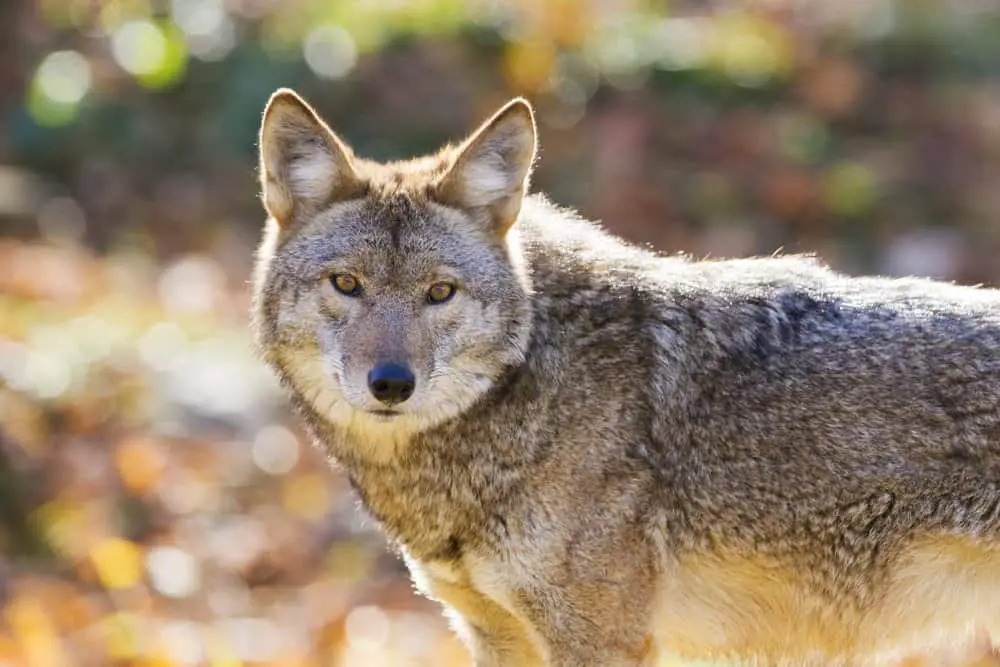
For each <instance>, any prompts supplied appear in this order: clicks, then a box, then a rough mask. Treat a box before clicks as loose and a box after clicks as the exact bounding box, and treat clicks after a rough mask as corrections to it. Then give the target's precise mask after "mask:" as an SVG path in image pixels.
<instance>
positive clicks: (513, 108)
mask: <svg viewBox="0 0 1000 667" xmlns="http://www.w3.org/2000/svg"><path fill="white" fill-rule="evenodd" d="M535 134H536V132H535V115H534V113H533V111H532V109H531V105H530V104H529V103H528V101H527V100H525V99H523V98H516V99H514V100H511V101H510V102H508V103H507V104H506V105H505V106H504V107H503V108H501V109H500V110H499V111H497V112H496V114H494V115H493V117H492V118H490V119H489V120H488V121H486V122H485V123H483V125H482V126H480V128H479V129H478V130H476V132H474V133H473V134H472V136H471V137H470V138H469V139H467V140H466V141H465V143H464V144H462V146H460V147H459V153H458V157H457V158H455V161H454V164H453V166H452V167H451V169H450V170H449V171H448V173H447V174H446V175H445V177H444V180H443V181H442V184H441V193H442V198H443V199H444V200H445V202H446V203H448V204H451V205H455V206H458V207H460V208H464V209H467V210H470V211H473V212H485V213H486V214H487V217H488V218H489V220H490V221H491V223H492V224H493V225H494V228H495V230H496V231H498V232H499V233H500V234H503V233H505V232H506V231H507V229H509V228H510V225H512V224H513V223H514V221H515V220H516V219H517V215H518V213H519V212H520V210H521V200H522V199H523V198H524V194H525V193H526V191H527V188H528V177H529V175H530V172H531V166H532V163H533V161H534V159H535Z"/></svg>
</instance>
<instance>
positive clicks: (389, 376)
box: [368, 364, 417, 405]
mask: <svg viewBox="0 0 1000 667" xmlns="http://www.w3.org/2000/svg"><path fill="white" fill-rule="evenodd" d="M416 383H417V381H416V378H414V377H413V372H412V371H411V370H410V369H409V368H407V367H406V366H400V365H399V364H379V365H378V366H376V367H375V368H373V369H372V370H371V372H369V373H368V389H369V391H371V393H372V396H374V397H375V398H377V399H378V400H380V401H382V402H383V403H385V404H386V405H395V404H396V403H402V402H403V401H405V400H406V399H408V398H409V397H410V396H412V395H413V387H414V386H415V385H416Z"/></svg>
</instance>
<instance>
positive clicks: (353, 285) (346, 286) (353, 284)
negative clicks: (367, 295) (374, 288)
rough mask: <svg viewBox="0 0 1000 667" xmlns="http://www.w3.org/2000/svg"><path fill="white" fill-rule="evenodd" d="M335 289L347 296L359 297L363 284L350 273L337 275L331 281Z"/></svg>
mask: <svg viewBox="0 0 1000 667" xmlns="http://www.w3.org/2000/svg"><path fill="white" fill-rule="evenodd" d="M330 282H332V283H333V287H334V289H336V290H337V291H338V292H340V293H341V294H345V295H347V296H357V295H358V294H360V293H361V283H359V282H358V279H357V278H355V277H354V276H352V275H351V274H349V273H336V274H334V275H333V277H332V278H331V279H330Z"/></svg>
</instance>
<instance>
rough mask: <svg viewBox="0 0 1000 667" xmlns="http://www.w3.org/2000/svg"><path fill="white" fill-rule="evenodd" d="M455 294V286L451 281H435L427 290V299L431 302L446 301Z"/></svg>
mask: <svg viewBox="0 0 1000 667" xmlns="http://www.w3.org/2000/svg"><path fill="white" fill-rule="evenodd" d="M453 296H455V286H454V285H452V284H451V283H445V282H440V283H434V284H433V285H431V287H430V289H429V290H427V301H429V302H430V303H444V302H445V301H447V300H448V299H450V298H451V297H453Z"/></svg>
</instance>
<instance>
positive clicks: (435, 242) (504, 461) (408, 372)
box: [253, 89, 1000, 667]
mask: <svg viewBox="0 0 1000 667" xmlns="http://www.w3.org/2000/svg"><path fill="white" fill-rule="evenodd" d="M535 146H536V131H535V122H534V116H533V112H532V109H531V106H530V105H529V104H528V103H527V102H526V101H524V100H522V99H515V100H513V101H511V102H510V103H509V104H507V105H506V106H504V107H503V108H502V109H500V110H499V111H498V112H497V113H496V114H495V115H494V116H493V117H492V118H490V119H489V120H488V121H486V122H485V123H484V124H483V125H482V126H481V127H480V128H479V129H478V130H476V131H475V132H474V133H473V134H472V135H471V136H470V137H469V138H468V139H467V140H465V141H463V142H461V143H458V144H456V145H450V146H447V147H445V148H443V149H442V150H441V151H440V152H439V153H437V154H436V155H433V156H429V157H422V158H418V159H414V160H408V161H401V162H393V163H389V164H379V163H376V162H373V161H369V160H366V159H362V158H360V157H358V156H356V155H355V154H354V153H353V152H352V150H351V149H350V148H349V147H348V146H347V145H346V144H345V143H344V141H343V140H342V139H341V138H339V137H338V136H337V135H336V134H335V133H334V132H333V131H331V130H330V128H329V127H328V126H327V125H326V124H325V123H324V121H323V120H321V118H320V117H319V116H318V115H317V113H316V112H315V111H314V110H313V109H312V108H311V107H310V106H309V105H308V104H307V103H306V102H305V101H303V100H302V99H301V98H300V97H298V96H297V95H296V94H295V93H294V92H292V91H290V90H287V89H282V90H279V91H278V92H276V93H275V94H274V95H273V96H272V97H271V99H270V101H269V102H268V104H267V108H266V110H265V112H264V116H263V122H262V127H261V131H260V177H261V182H262V186H263V195H262V198H263V203H264V206H265V208H266V211H267V214H268V220H267V225H266V230H265V233H264V239H263V242H262V244H261V246H260V249H259V253H258V255H257V263H256V268H255V277H254V282H255V290H254V291H255V298H254V305H253V322H254V324H253V326H254V329H255V333H256V340H257V343H258V346H259V348H260V350H261V354H262V356H263V357H264V359H265V360H266V362H267V363H268V364H269V365H270V366H271V367H272V368H273V369H274V371H275V372H276V373H277V375H278V376H279V377H280V379H281V381H282V382H283V385H284V386H285V387H286V388H287V390H288V392H289V393H290V396H291V400H292V402H293V404H294V406H295V408H296V409H297V411H298V413H299V414H300V415H301V416H302V418H303V420H304V422H305V423H306V424H307V425H308V428H309V430H310V432H311V434H312V436H313V437H314V438H315V441H316V442H317V443H318V445H319V446H321V447H322V448H323V449H324V450H325V451H326V452H328V453H329V454H330V455H331V456H332V458H333V459H335V460H336V462H337V463H338V464H339V465H340V466H341V467H342V468H343V469H344V471H345V472H346V474H347V475H348V476H349V477H350V479H351V482H352V484H353V486H354V488H355V489H356V491H357V493H358V494H359V496H360V498H361V499H362V501H363V504H364V506H365V507H366V508H367V510H368V511H369V512H370V513H371V514H372V515H373V516H374V517H375V518H376V519H377V520H378V522H379V523H380V525H381V526H382V527H383V529H384V530H385V532H386V533H387V535H388V536H389V538H390V539H391V541H392V542H393V544H394V545H396V546H397V548H398V551H399V553H400V555H401V557H402V558H403V559H405V561H406V563H407V565H408V567H409V570H410V572H411V575H412V578H413V581H414V583H415V585H416V587H417V588H418V589H419V590H420V591H422V592H423V593H424V594H426V595H427V596H429V597H431V598H433V599H436V600H439V601H440V602H441V604H442V605H443V607H444V609H445V611H446V614H447V615H448V616H449V618H450V620H451V622H452V625H453V627H454V629H455V631H456V632H457V633H458V634H459V635H460V636H461V637H462V638H463V640H464V641H465V642H466V643H467V645H468V646H469V649H470V651H471V653H472V655H473V658H474V661H475V664H476V665H478V666H480V667H525V666H528V667H531V666H541V665H551V666H558V667H583V666H590V665H593V666H600V667H607V666H638V665H655V664H658V661H659V660H661V659H665V658H667V657H670V658H680V659H685V660H702V659H708V660H729V661H734V662H736V663H738V664H759V665H881V664H889V663H891V662H892V661H893V660H896V659H898V658H899V657H900V656H903V655H905V654H908V653H911V652H914V651H919V650H923V649H925V648H928V647H934V646H937V645H942V644H944V645H957V644H960V643H962V642H965V641H967V640H971V638H972V637H973V635H974V634H975V633H977V632H978V633H994V636H996V634H995V633H1000V291H997V290H990V289H984V288H973V287H961V286H955V285H952V284H946V283H943V282H935V281H930V280H922V279H913V278H907V279H887V278H878V277H869V278H855V277H847V276H845V275H842V274H839V273H836V272H834V271H832V270H830V269H828V268H826V267H824V266H823V265H821V264H820V263H819V262H817V261H815V260H813V259H810V258H807V257H798V256H784V257H771V258H762V259H736V260H726V261H722V260H713V261H691V260H690V259H687V258H684V257H678V256H662V255H658V254H654V253H653V252H650V251H647V250H645V249H641V248H638V247H635V246H632V245H629V244H628V243H626V242H624V241H622V240H620V239H618V238H616V237H614V236H612V235H610V234H608V233H606V232H604V231H602V230H601V229H600V227H599V226H597V225H596V224H594V223H590V222H587V221H584V220H581V219H580V218H579V217H578V216H577V215H575V214H574V213H573V212H571V211H567V210H564V209H560V208H557V207H556V206H554V205H553V204H551V203H549V202H548V201H546V200H545V199H543V198H542V197H540V196H537V195H528V181H529V176H530V171H531V167H532V163H533V161H534V159H535Z"/></svg>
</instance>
